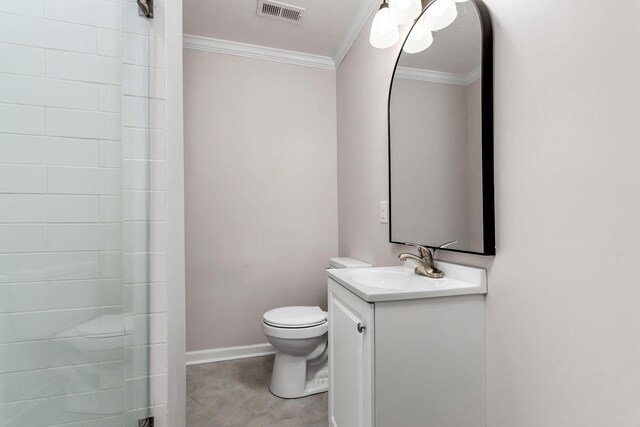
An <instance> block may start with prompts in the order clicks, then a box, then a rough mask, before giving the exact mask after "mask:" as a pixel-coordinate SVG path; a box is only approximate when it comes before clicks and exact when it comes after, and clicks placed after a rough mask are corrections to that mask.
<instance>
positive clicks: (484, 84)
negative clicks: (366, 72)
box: [388, 0, 496, 255]
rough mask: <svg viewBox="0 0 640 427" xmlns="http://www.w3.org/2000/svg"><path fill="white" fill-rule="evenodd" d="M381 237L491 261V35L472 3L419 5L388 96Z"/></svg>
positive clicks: (480, 8)
mask: <svg viewBox="0 0 640 427" xmlns="http://www.w3.org/2000/svg"><path fill="white" fill-rule="evenodd" d="M388 120H389V122H388V123H389V197H390V200H389V208H390V212H389V238H390V241H391V242H392V243H418V244H421V245H424V246H428V247H431V248H438V247H439V246H440V245H442V244H444V243H448V242H452V241H455V243H453V244H451V245H449V246H448V247H447V248H446V250H449V251H456V252H464V253H472V254H479V255H495V253H496V249H495V208H494V188H493V185H494V183H493V169H494V168H493V34H492V27H491V20H490V17H489V13H488V11H487V8H486V6H485V5H484V3H483V2H482V1H481V0H466V1H465V0H462V1H461V0H455V1H454V0H435V1H428V2H427V4H426V7H425V8H424V9H423V12H422V14H421V15H420V17H419V18H418V19H417V20H416V22H415V23H414V25H413V26H412V29H411V31H410V32H409V34H408V36H407V38H406V39H405V41H404V43H403V49H402V51H401V52H400V54H399V56H398V59H397V61H396V66H395V69H394V73H393V76H392V79H391V85H390V89H389V106H388Z"/></svg>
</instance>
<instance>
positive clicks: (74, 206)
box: [47, 195, 100, 223]
mask: <svg viewBox="0 0 640 427" xmlns="http://www.w3.org/2000/svg"><path fill="white" fill-rule="evenodd" d="M98 221H100V201H99V198H98V197H97V196H58V195H50V196H47V222H60V223H65V222H98Z"/></svg>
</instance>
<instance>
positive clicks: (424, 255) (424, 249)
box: [405, 243, 433, 258]
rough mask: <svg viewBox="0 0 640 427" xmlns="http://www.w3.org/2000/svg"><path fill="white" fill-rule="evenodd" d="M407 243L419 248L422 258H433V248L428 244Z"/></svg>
mask: <svg viewBox="0 0 640 427" xmlns="http://www.w3.org/2000/svg"><path fill="white" fill-rule="evenodd" d="M405 245H407V246H413V247H414V248H417V249H418V253H419V254H420V257H421V258H433V252H431V249H429V248H428V247H426V246H422V245H419V244H417V243H405Z"/></svg>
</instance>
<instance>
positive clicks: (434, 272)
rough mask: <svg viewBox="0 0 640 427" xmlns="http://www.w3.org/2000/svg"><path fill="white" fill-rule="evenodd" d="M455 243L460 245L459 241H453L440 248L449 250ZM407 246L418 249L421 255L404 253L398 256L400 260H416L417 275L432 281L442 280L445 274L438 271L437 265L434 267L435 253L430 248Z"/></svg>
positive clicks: (415, 245) (411, 244)
mask: <svg viewBox="0 0 640 427" xmlns="http://www.w3.org/2000/svg"><path fill="white" fill-rule="evenodd" d="M454 243H458V241H457V240H453V241H451V242H447V243H445V244H443V245H440V246H439V248H448V247H449V246H451V245H453V244H454ZM405 244H406V245H409V246H414V247H416V248H418V253H419V254H420V255H419V256H418V255H414V254H411V253H402V254H400V255H398V258H400V259H401V260H403V261H404V260H406V259H407V258H408V259H412V260H414V261H415V262H416V264H417V265H416V268H415V270H414V271H415V272H416V274H420V275H421V276H426V277H430V278H432V279H441V278H443V277H444V273H443V272H442V271H441V270H439V269H437V268H436V266H435V265H433V254H434V252H435V251H431V249H429V248H428V247H426V246H422V245H417V244H415V243H405Z"/></svg>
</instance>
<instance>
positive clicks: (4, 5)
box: [0, 0, 44, 16]
mask: <svg viewBox="0 0 640 427" xmlns="http://www.w3.org/2000/svg"><path fill="white" fill-rule="evenodd" d="M43 11H44V6H43V0H0V12H8V13H16V14H18V15H29V16H42V13H43Z"/></svg>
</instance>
